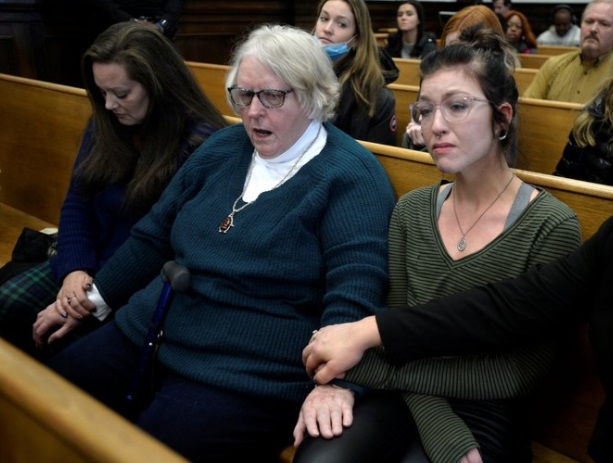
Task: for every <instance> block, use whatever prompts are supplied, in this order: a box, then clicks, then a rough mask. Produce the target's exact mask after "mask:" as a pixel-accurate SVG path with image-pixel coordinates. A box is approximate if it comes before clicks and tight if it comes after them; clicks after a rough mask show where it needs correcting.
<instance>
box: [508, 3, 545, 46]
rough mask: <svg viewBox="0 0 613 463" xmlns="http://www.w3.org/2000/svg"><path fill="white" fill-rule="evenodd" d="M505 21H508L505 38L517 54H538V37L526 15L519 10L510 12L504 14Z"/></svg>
mask: <svg viewBox="0 0 613 463" xmlns="http://www.w3.org/2000/svg"><path fill="white" fill-rule="evenodd" d="M504 19H505V20H506V21H507V28H506V30H505V36H506V37H507V40H508V41H509V43H510V44H511V45H513V46H514V47H515V50H517V53H529V54H534V53H536V52H537V48H538V45H537V43H536V37H535V35H534V32H532V26H531V25H530V21H528V18H527V17H526V15H525V14H523V13H520V12H519V11H517V10H509V11H507V12H506V13H505V14H504Z"/></svg>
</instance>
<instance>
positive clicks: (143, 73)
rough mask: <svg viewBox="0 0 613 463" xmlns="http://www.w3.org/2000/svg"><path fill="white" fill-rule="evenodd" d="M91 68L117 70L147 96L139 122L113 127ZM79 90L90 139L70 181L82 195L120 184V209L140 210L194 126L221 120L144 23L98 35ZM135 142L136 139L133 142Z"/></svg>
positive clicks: (163, 181)
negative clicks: (85, 101)
mask: <svg viewBox="0 0 613 463" xmlns="http://www.w3.org/2000/svg"><path fill="white" fill-rule="evenodd" d="M94 63H105V64H106V63H117V64H120V65H123V66H124V67H125V69H126V72H127V75H128V77H129V78H130V79H132V80H135V81H137V82H139V83H140V84H141V85H142V86H143V88H144V89H145V91H146V92H147V95H148V97H149V108H148V112H147V115H146V116H145V120H144V121H143V123H142V125H141V126H140V127H138V129H137V130H135V128H134V127H127V126H124V125H122V124H120V123H119V121H118V120H117V117H116V116H114V115H113V114H112V113H111V112H110V111H108V110H107V109H106V108H105V99H104V96H103V95H102V93H101V92H100V90H99V89H98V87H97V86H96V83H95V81H94V75H93V69H92V68H93V64H94ZM81 67H82V73H83V80H84V86H85V89H86V90H87V93H88V96H89V99H90V103H91V106H92V113H93V114H92V119H93V133H94V137H93V142H92V146H91V149H90V152H89V155H88V156H87V157H86V158H85V160H84V161H83V162H82V163H81V164H80V166H79V167H78V169H77V171H76V173H75V179H76V180H77V181H78V182H79V187H80V190H81V191H82V192H83V194H84V195H85V197H93V196H94V195H96V194H97V193H99V192H101V191H103V190H104V189H106V188H108V187H109V186H112V185H116V184H119V183H126V184H127V188H126V193H125V197H124V203H123V206H124V207H125V208H128V209H133V210H147V209H148V208H149V207H150V206H151V205H152V204H153V203H154V202H155V201H157V199H158V198H159V196H160V194H161V192H162V190H163V189H164V188H165V187H166V185H167V184H168V182H169V181H170V178H171V177H172V175H173V174H174V173H175V171H176V169H177V165H178V162H179V160H180V159H181V156H182V155H187V154H189V153H191V152H192V151H193V150H194V149H195V148H196V147H197V146H199V145H200V144H201V143H202V141H203V135H202V134H201V133H199V131H198V130H197V127H199V126H202V125H204V124H208V125H209V126H210V127H211V128H212V129H216V128H221V127H224V126H226V125H227V122H226V121H225V119H224V118H223V116H222V115H221V114H220V113H219V111H218V110H217V109H216V108H215V107H214V106H213V104H212V103H211V102H210V101H209V99H208V98H207V97H206V96H205V95H204V93H203V92H202V90H201V88H200V86H199V84H198V83H197V82H196V80H195V78H194V77H193V75H192V73H191V71H190V70H189V68H188V67H187V65H186V64H185V61H184V60H183V58H182V57H181V55H179V53H178V52H177V51H176V50H175V48H174V46H173V45H172V43H171V42H170V41H169V40H168V39H167V38H166V37H164V36H163V35H162V34H160V33H158V32H157V31H156V30H154V29H152V28H149V27H147V26H144V25H141V24H137V23H133V22H122V23H117V24H114V25H112V26H111V27H109V28H108V29H107V30H105V31H104V32H102V33H101V34H100V35H99V36H98V37H97V38H96V40H95V41H94V43H93V44H92V45H91V46H90V47H89V49H88V50H87V51H86V52H85V54H84V55H83V59H82V63H81ZM135 140H138V141H137V142H136V143H135Z"/></svg>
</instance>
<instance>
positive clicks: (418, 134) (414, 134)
mask: <svg viewBox="0 0 613 463" xmlns="http://www.w3.org/2000/svg"><path fill="white" fill-rule="evenodd" d="M406 132H407V136H408V137H409V140H411V142H412V143H413V146H416V145H417V146H423V145H425V144H426V141H425V140H424V134H423V133H422V131H421V124H419V123H417V122H413V121H411V122H409V125H407V128H406Z"/></svg>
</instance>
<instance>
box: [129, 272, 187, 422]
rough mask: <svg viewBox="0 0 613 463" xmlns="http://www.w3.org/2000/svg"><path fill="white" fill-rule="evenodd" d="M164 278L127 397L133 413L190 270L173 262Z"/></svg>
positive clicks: (185, 287)
mask: <svg viewBox="0 0 613 463" xmlns="http://www.w3.org/2000/svg"><path fill="white" fill-rule="evenodd" d="M162 278H163V280H164V286H163V287H162V293H161V294H160V298H159V299H158V303H157V306H156V309H155V312H154V313H153V317H152V318H151V323H150V325H149V330H148V332H147V336H146V338H145V346H144V347H143V351H142V353H141V358H140V363H139V365H138V369H137V370H136V373H135V375H134V378H133V380H132V385H131V388H130V390H129V392H128V394H127V395H126V404H127V405H128V410H130V411H131V412H134V411H135V410H136V405H137V398H138V392H139V389H140V388H141V384H142V382H143V378H144V377H145V373H146V372H147V369H148V368H149V367H151V365H152V364H153V361H154V360H155V358H154V357H155V353H156V351H157V348H158V346H159V342H160V339H161V337H162V324H163V323H164V318H165V317H166V313H167V312H168V307H169V306H170V301H171V300H172V295H173V291H175V292H183V291H185V290H186V289H187V288H188V287H189V283H190V274H189V270H188V269H187V268H186V267H184V266H183V265H179V264H177V263H175V261H173V260H170V261H168V262H166V263H165V264H164V267H163V268H162Z"/></svg>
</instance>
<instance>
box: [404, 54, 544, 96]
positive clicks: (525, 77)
mask: <svg viewBox="0 0 613 463" xmlns="http://www.w3.org/2000/svg"><path fill="white" fill-rule="evenodd" d="M528 59H529V58H528ZM394 63H396V66H397V67H398V70H399V71H400V73H399V76H398V80H397V81H396V82H394V83H395V84H401V85H419V63H420V60H418V59H405V58H394ZM537 71H538V69H534V68H528V67H522V68H517V69H515V72H514V73H513V76H514V77H515V83H516V84H517V89H518V90H519V94H520V95H521V94H522V93H523V92H524V91H525V90H526V89H527V88H528V86H529V85H530V83H531V82H532V79H533V78H534V76H535V74H536V73H537Z"/></svg>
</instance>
